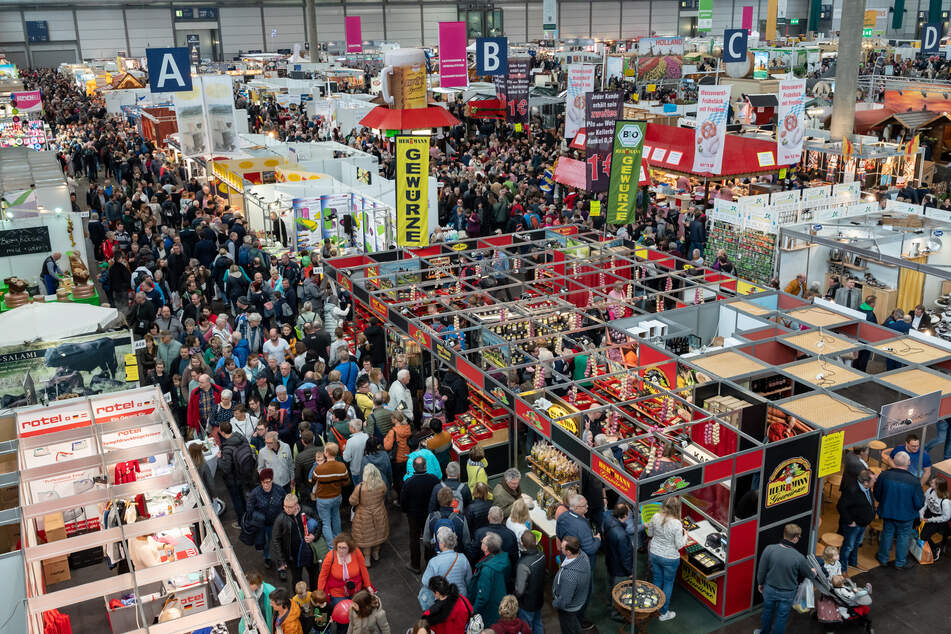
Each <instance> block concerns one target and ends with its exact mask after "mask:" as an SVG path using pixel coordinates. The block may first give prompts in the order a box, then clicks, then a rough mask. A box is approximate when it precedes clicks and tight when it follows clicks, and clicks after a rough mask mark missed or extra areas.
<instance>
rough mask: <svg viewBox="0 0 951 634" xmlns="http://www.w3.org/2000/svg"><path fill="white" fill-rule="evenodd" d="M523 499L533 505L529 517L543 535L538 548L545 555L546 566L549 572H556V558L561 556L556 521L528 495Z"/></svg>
mask: <svg viewBox="0 0 951 634" xmlns="http://www.w3.org/2000/svg"><path fill="white" fill-rule="evenodd" d="M522 497H523V498H526V502H528V501H531V503H532V507H531V508H530V509H529V510H528V517H529V519H531V520H532V527H533V528H534V529H535V530H537V531H538V532H539V533H541V534H542V538H541V540H540V542H539V544H538V547H539V548H541V549H542V551H544V553H545V566H546V567H547V569H548V571H549V572H552V571H555V570H557V569H558V562H557V561H556V560H555V558H556V557H557V556H558V555H559V554H561V553H559V551H558V538H557V537H556V536H555V520H553V519H551V520H550V519H548V515H547V513H546V510H545V509H543V508H541V507H540V506H538V504H535V502H534V500H531V498H529V497H528V496H527V495H525V494H524V493H523V494H522Z"/></svg>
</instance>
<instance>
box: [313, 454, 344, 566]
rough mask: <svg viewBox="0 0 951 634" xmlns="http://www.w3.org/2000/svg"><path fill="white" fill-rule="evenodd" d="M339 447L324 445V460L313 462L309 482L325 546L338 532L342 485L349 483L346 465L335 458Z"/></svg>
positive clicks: (328, 544)
mask: <svg viewBox="0 0 951 634" xmlns="http://www.w3.org/2000/svg"><path fill="white" fill-rule="evenodd" d="M339 451H340V449H339V446H338V445H337V443H333V442H329V443H327V444H326V445H325V446H324V461H323V462H322V463H319V464H318V463H315V464H314V473H313V476H312V477H311V482H313V483H315V485H314V489H313V491H312V492H311V498H313V500H314V502H315V503H316V505H317V515H318V516H320V524H321V526H322V527H323V533H324V539H325V540H327V546H328V547H329V546H330V544H331V543H332V542H333V540H334V537H336V536H337V535H338V534H340V504H341V503H342V502H343V495H342V491H343V487H345V486H346V485H348V484H350V471H349V470H348V469H347V465H345V464H344V463H342V462H340V461H339V460H337V454H338V453H339Z"/></svg>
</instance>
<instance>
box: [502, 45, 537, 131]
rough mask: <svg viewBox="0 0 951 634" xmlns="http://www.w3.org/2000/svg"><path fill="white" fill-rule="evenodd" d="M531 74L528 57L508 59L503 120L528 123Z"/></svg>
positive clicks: (530, 63)
mask: <svg viewBox="0 0 951 634" xmlns="http://www.w3.org/2000/svg"><path fill="white" fill-rule="evenodd" d="M531 74H532V61H531V60H530V59H528V58H522V59H510V60H509V72H508V75H507V76H506V78H505V101H503V102H502V103H503V104H504V105H505V120H506V121H508V122H509V123H521V124H523V125H525V126H527V125H528V91H529V89H530V86H529V83H528V80H529V78H530V76H531Z"/></svg>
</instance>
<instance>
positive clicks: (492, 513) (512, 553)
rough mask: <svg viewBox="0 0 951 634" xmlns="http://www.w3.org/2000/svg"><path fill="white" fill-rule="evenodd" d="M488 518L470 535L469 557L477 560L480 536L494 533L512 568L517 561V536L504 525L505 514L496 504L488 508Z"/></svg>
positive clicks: (480, 542)
mask: <svg viewBox="0 0 951 634" xmlns="http://www.w3.org/2000/svg"><path fill="white" fill-rule="evenodd" d="M488 520H489V523H488V524H487V525H485V526H482V527H481V528H479V529H478V530H476V532H475V534H474V535H473V536H472V541H470V542H469V549H468V555H469V559H470V560H472V561H478V560H479V557H481V556H482V555H480V554H479V548H480V545H481V544H482V538H483V537H485V536H486V535H487V534H488V533H495V534H496V535H498V537H499V539H500V540H502V550H503V551H505V553H506V554H507V555H508V556H509V564H510V565H511V566H512V567H513V569H514V566H515V563H516V562H517V561H518V538H517V537H515V533H514V532H512V529H510V528H509V527H508V526H506V525H505V515H504V514H503V513H502V509H501V508H499V507H498V506H493V507H492V508H490V509H489V515H488Z"/></svg>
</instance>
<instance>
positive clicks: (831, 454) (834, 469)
mask: <svg viewBox="0 0 951 634" xmlns="http://www.w3.org/2000/svg"><path fill="white" fill-rule="evenodd" d="M843 447H845V432H844V431H836V432H832V433H831V434H826V435H825V436H823V437H822V445H821V447H820V448H819V477H820V478H824V477H825V476H827V475H829V474H832V473H838V472H839V469H841V468H842V449H843Z"/></svg>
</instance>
